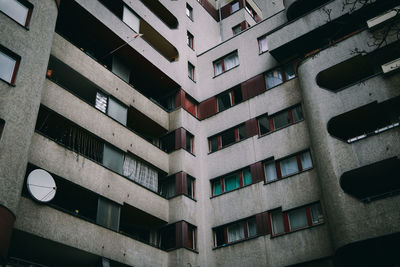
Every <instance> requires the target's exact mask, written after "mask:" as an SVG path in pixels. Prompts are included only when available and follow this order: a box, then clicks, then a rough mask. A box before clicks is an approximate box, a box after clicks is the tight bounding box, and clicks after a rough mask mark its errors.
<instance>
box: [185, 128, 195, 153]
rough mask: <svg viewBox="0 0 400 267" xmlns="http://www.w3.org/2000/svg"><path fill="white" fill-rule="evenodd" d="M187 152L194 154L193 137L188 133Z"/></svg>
mask: <svg viewBox="0 0 400 267" xmlns="http://www.w3.org/2000/svg"><path fill="white" fill-rule="evenodd" d="M186 150H187V151H189V152H190V153H193V135H192V134H190V133H188V132H186Z"/></svg>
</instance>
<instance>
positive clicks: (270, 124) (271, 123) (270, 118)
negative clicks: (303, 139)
mask: <svg viewBox="0 0 400 267" xmlns="http://www.w3.org/2000/svg"><path fill="white" fill-rule="evenodd" d="M299 107H300V111H301V118H300V119H298V120H295V118H294V117H293V111H294V110H296V109H298V108H299ZM284 113H287V116H288V118H289V123H288V124H286V125H283V126H280V127H278V128H277V127H276V121H275V120H274V119H275V118H276V117H277V116H279V115H282V114H284ZM261 119H266V120H267V121H268V128H269V131H268V132H265V133H262V132H261V126H260V120H261ZM301 121H304V114H303V108H302V105H301V104H297V105H294V106H291V107H289V108H286V109H284V110H280V111H278V112H275V113H273V114H272V115H268V113H266V114H263V115H261V116H258V117H257V133H258V136H259V137H262V136H264V135H267V134H270V133H273V132H275V131H278V130H281V129H284V128H286V127H289V126H291V125H293V124H295V123H298V122H301Z"/></svg>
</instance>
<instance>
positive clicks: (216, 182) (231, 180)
mask: <svg viewBox="0 0 400 267" xmlns="http://www.w3.org/2000/svg"><path fill="white" fill-rule="evenodd" d="M252 182H253V181H252V177H251V172H250V168H248V167H247V168H244V169H242V170H239V171H235V172H233V173H230V174H226V175H224V176H222V177H219V178H216V179H213V180H211V187H212V195H213V196H217V195H220V194H222V193H225V192H229V191H232V190H235V189H237V188H240V187H243V186H246V185H249V184H251V183H252Z"/></svg>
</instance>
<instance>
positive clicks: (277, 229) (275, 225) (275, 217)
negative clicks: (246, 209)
mask: <svg viewBox="0 0 400 267" xmlns="http://www.w3.org/2000/svg"><path fill="white" fill-rule="evenodd" d="M271 217H272V232H273V233H274V234H275V235H276V234H280V233H283V232H285V228H284V226H283V215H282V212H281V211H275V212H273V213H272V214H271Z"/></svg>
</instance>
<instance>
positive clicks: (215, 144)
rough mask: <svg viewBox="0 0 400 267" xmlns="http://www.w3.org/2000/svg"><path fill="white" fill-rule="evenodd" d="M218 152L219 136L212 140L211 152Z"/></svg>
mask: <svg viewBox="0 0 400 267" xmlns="http://www.w3.org/2000/svg"><path fill="white" fill-rule="evenodd" d="M217 150H218V136H214V137H211V138H210V152H213V151H217Z"/></svg>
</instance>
